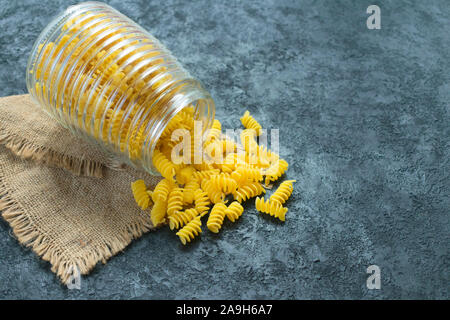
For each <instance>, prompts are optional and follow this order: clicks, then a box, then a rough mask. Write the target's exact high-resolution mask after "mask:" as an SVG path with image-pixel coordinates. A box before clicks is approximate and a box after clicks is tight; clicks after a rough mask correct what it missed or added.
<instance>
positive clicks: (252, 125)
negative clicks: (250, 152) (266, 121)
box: [241, 110, 262, 136]
mask: <svg viewBox="0 0 450 320" xmlns="http://www.w3.org/2000/svg"><path fill="white" fill-rule="evenodd" d="M241 122H242V125H243V126H244V127H246V128H247V129H253V130H255V131H256V134H257V135H258V136H259V135H261V133H262V132H261V130H262V127H261V125H260V124H259V123H258V121H256V120H255V118H253V117H252V116H251V115H250V111H248V110H247V111H245V113H244V115H243V116H242V118H241Z"/></svg>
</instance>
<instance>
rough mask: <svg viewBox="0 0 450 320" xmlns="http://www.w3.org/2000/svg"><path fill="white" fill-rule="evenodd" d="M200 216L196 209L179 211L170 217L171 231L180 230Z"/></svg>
mask: <svg viewBox="0 0 450 320" xmlns="http://www.w3.org/2000/svg"><path fill="white" fill-rule="evenodd" d="M198 215H199V214H198V212H197V210H195V208H191V209H186V210H185V211H178V212H177V213H175V214H173V215H171V216H169V217H168V220H169V227H170V230H173V229H179V228H180V227H182V226H184V225H185V224H187V223H188V222H189V221H191V220H192V219H194V218H195V217H197V216H198Z"/></svg>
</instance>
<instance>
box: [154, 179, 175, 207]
mask: <svg viewBox="0 0 450 320" xmlns="http://www.w3.org/2000/svg"><path fill="white" fill-rule="evenodd" d="M174 187H175V184H174V183H173V182H172V181H170V180H169V179H162V180H161V181H159V182H158V184H157V185H156V187H155V189H154V190H153V195H152V199H153V201H154V202H156V201H163V202H166V201H167V197H168V196H169V193H170V191H171V190H172V189H173V188H174Z"/></svg>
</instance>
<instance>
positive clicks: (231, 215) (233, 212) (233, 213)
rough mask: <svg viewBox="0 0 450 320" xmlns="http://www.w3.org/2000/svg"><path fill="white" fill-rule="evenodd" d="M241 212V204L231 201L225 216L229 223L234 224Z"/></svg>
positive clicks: (242, 208) (242, 209) (242, 210)
mask: <svg viewBox="0 0 450 320" xmlns="http://www.w3.org/2000/svg"><path fill="white" fill-rule="evenodd" d="M243 212H244V207H242V206H241V204H240V203H239V202H237V201H233V202H232V203H231V204H230V205H229V206H228V208H227V209H226V210H225V214H226V216H227V218H228V219H229V220H230V221H231V222H235V221H236V220H237V219H239V217H240V216H241V215H242V213H243Z"/></svg>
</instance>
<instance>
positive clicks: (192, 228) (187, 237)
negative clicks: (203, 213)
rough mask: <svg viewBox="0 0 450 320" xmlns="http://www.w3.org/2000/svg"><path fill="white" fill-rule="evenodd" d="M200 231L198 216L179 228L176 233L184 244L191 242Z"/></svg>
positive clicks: (200, 224)
mask: <svg viewBox="0 0 450 320" xmlns="http://www.w3.org/2000/svg"><path fill="white" fill-rule="evenodd" d="M200 233H202V222H201V220H200V216H198V217H196V218H194V219H192V220H191V221H190V222H189V223H188V224H187V225H185V226H184V227H183V228H182V229H180V230H179V231H178V232H177V233H176V235H177V236H178V237H179V238H180V241H181V243H182V244H184V245H185V244H186V243H188V242H191V241H192V240H193V239H194V238H195V237H196V236H198V235H199V234H200Z"/></svg>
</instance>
